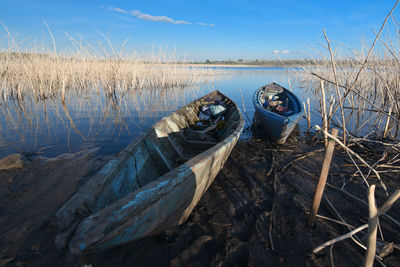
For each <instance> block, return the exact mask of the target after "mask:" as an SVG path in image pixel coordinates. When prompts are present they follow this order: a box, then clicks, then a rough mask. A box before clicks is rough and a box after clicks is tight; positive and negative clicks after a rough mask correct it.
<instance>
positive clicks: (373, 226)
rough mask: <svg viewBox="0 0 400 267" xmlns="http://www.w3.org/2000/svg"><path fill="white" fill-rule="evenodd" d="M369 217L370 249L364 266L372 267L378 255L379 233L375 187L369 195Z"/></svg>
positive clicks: (372, 187)
mask: <svg viewBox="0 0 400 267" xmlns="http://www.w3.org/2000/svg"><path fill="white" fill-rule="evenodd" d="M368 204H369V206H368V207H369V217H368V248H367V252H366V253H365V258H364V266H365V267H372V266H373V264H374V258H375V253H376V235H377V233H378V227H377V226H378V209H377V208H376V204H375V185H374V184H373V185H371V186H370V187H369V193H368Z"/></svg>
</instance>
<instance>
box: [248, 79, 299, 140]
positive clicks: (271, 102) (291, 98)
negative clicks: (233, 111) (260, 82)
mask: <svg viewBox="0 0 400 267" xmlns="http://www.w3.org/2000/svg"><path fill="white" fill-rule="evenodd" d="M253 104H254V107H255V112H256V114H255V116H257V118H258V119H259V120H260V122H261V124H262V126H263V128H264V130H265V132H266V133H267V134H268V135H269V137H270V138H271V139H272V140H273V141H275V142H276V143H278V144H283V143H285V142H286V139H287V138H288V136H289V135H290V133H291V132H292V131H293V129H294V128H295V127H296V125H297V123H298V122H299V121H300V119H301V117H302V107H301V104H300V101H299V100H298V98H297V97H296V95H294V94H293V93H292V92H290V91H289V90H287V89H285V88H284V87H282V86H280V85H279V84H276V83H272V84H268V85H265V86H263V87H260V88H259V89H257V90H256V92H255V93H254V96H253Z"/></svg>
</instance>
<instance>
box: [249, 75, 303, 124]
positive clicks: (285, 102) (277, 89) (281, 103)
mask: <svg viewBox="0 0 400 267" xmlns="http://www.w3.org/2000/svg"><path fill="white" fill-rule="evenodd" d="M257 98H258V102H259V103H260V105H261V106H262V107H263V108H265V109H267V110H269V111H272V112H274V113H277V114H279V115H281V116H285V117H288V116H291V115H293V114H296V113H298V112H300V110H301V107H300V106H299V105H300V104H299V103H298V101H297V99H296V98H295V97H294V95H293V94H292V93H291V92H289V91H288V90H286V89H284V88H283V87H281V86H280V85H278V84H275V83H272V84H268V85H265V86H264V87H262V88H261V90H260V91H259V93H258V96H257Z"/></svg>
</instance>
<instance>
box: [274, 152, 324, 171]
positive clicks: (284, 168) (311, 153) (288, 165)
mask: <svg viewBox="0 0 400 267" xmlns="http://www.w3.org/2000/svg"><path fill="white" fill-rule="evenodd" d="M324 150H325V148H319V149H316V150H313V151H310V152H306V153H304V154H301V155H298V156H297V158H295V159H294V160H292V161H290V162H289V163H287V164H286V165H285V166H283V168H281V171H286V170H287V169H288V168H289V167H290V166H291V165H292V164H294V163H295V162H297V161H299V160H302V159H305V158H307V157H310V156H312V155H314V154H315V153H317V152H321V151H324Z"/></svg>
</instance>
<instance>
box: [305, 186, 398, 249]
mask: <svg viewBox="0 0 400 267" xmlns="http://www.w3.org/2000/svg"><path fill="white" fill-rule="evenodd" d="M399 198H400V190H396V192H394V193H393V195H391V196H390V198H389V199H388V200H386V202H385V203H384V204H383V205H382V206H381V207H380V208H379V209H378V213H377V216H381V215H383V214H384V213H386V212H387V211H388V210H389V209H390V208H391V207H392V206H393V204H394V203H395V202H396V200H398V199H399ZM367 227H368V224H363V225H361V226H359V227H357V228H356V229H354V230H353V231H350V232H348V233H347V234H344V235H341V236H338V237H336V238H333V239H331V240H328V241H326V242H325V243H323V244H322V245H319V246H318V247H316V248H315V249H313V253H317V252H319V251H321V250H322V249H324V248H326V247H327V246H329V245H332V244H334V243H336V242H339V241H341V240H344V239H347V238H349V237H351V236H353V235H354V234H356V233H358V232H360V231H362V230H364V229H365V228H367Z"/></svg>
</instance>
